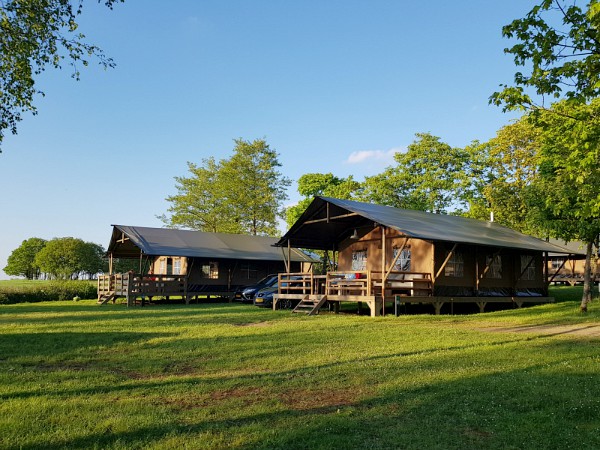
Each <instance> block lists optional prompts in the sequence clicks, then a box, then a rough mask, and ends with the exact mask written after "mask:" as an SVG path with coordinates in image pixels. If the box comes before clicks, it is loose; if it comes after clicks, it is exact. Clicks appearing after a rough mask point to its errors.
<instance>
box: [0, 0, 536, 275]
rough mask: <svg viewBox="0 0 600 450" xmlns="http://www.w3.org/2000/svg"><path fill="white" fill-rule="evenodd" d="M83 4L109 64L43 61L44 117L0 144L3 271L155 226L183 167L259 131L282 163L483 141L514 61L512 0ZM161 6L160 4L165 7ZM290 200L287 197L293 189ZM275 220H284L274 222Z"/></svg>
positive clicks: (527, 5)
mask: <svg viewBox="0 0 600 450" xmlns="http://www.w3.org/2000/svg"><path fill="white" fill-rule="evenodd" d="M102 3H103V2H101V4H97V3H96V2H95V1H91V0H90V1H86V2H84V10H83V14H82V15H81V16H80V17H79V24H80V31H81V32H83V33H84V34H85V35H86V39H87V41H89V42H92V43H94V44H96V45H98V46H99V47H101V48H102V49H103V51H104V52H105V53H106V54H107V55H108V56H110V57H112V58H113V59H114V61H115V63H116V67H115V68H114V69H109V70H104V69H102V68H101V67H100V66H99V65H98V64H96V63H94V62H93V63H92V64H91V65H90V67H87V68H82V70H81V80H80V81H75V80H73V79H72V78H71V73H72V70H71V69H70V68H69V67H68V66H67V65H65V66H64V67H63V69H62V70H52V69H49V70H47V71H46V72H45V73H43V74H42V75H41V76H40V77H39V78H38V88H39V89H41V90H42V91H44V92H45V96H44V97H41V96H39V97H37V99H36V106H37V107H38V115H36V116H32V115H28V114H27V115H25V117H24V120H23V121H22V122H21V123H20V124H19V128H18V135H16V136H13V135H8V136H7V137H6V138H5V140H4V143H3V144H2V153H0V189H1V191H0V211H1V219H0V236H1V237H0V279H7V278H9V277H8V276H7V275H6V274H4V273H3V272H2V271H1V269H2V268H4V267H5V265H6V259H7V258H8V256H9V255H10V253H11V252H12V251H13V250H14V249H15V248H17V247H18V246H19V245H20V244H21V242H22V241H23V240H25V239H28V238H31V237H40V238H44V239H52V238H55V237H67V236H72V237H77V238H81V239H83V240H85V241H89V242H95V243H98V244H101V245H103V246H104V247H106V246H107V245H108V242H109V240H110V236H111V231H112V230H111V225H112V224H122V225H135V226H150V227H152V226H156V227H160V226H162V222H161V221H160V220H159V219H158V218H157V216H158V215H161V214H163V213H166V212H167V209H168V207H169V204H168V202H167V201H166V200H165V198H166V197H167V196H169V195H172V194H174V193H175V192H176V189H175V180H174V177H176V176H185V175H187V162H188V161H189V162H194V163H197V164H201V163H202V160H203V159H204V158H208V157H210V156H214V157H215V158H217V159H222V158H229V157H230V156H231V155H232V151H233V147H234V143H233V140H234V139H236V138H242V139H245V140H254V139H257V138H264V139H266V141H267V142H268V143H269V145H270V147H271V148H273V149H275V150H276V151H277V152H278V153H279V160H280V162H281V163H282V167H281V171H282V172H283V174H284V175H286V176H287V177H289V178H291V179H292V180H297V179H298V178H299V177H300V176H301V175H303V174H305V173H315V172H319V173H327V172H332V173H333V174H335V175H337V176H340V177H347V176H349V175H353V176H354V178H355V179H357V180H359V181H362V180H363V179H364V177H365V176H369V175H374V174H376V173H379V172H381V171H382V170H383V169H384V168H385V167H386V166H389V165H391V164H392V163H393V154H394V153H395V152H398V151H403V150H405V149H406V147H407V146H408V145H409V144H410V143H411V142H413V140H414V136H415V133H420V132H429V133H432V134H433V135H435V136H439V137H440V138H441V139H442V140H443V141H444V142H447V143H448V144H450V145H452V146H459V147H460V146H465V145H467V144H469V143H470V142H471V141H473V140H480V141H485V140H488V139H490V138H491V137H493V136H494V135H495V133H496V131H497V130H498V129H500V128H501V127H502V126H504V125H506V124H508V123H509V121H510V120H511V119H514V118H515V117H516V116H515V115H509V114H504V113H502V111H501V109H500V108H498V107H495V106H491V105H488V98H489V96H490V95H491V94H492V93H493V92H494V91H495V90H498V88H499V85H500V84H503V83H508V84H510V83H511V81H512V79H513V75H514V73H515V71H516V70H517V69H516V68H515V66H514V63H513V61H512V58H511V57H510V55H505V54H504V53H503V49H504V48H505V47H507V46H508V45H510V41H508V40H506V39H503V38H502V34H501V29H502V26H503V25H506V24H508V23H510V22H511V21H512V20H513V19H516V18H519V17H522V16H523V15H524V14H525V13H526V12H527V11H528V10H529V9H531V7H532V6H533V2H531V1H523V0H504V1H502V2H492V1H488V0H475V1H473V0H468V1H467V0H456V1H453V2H449V1H447V0H429V1H427V2H415V1H406V0H302V1H292V0H278V1H274V0H270V1H267V0H252V1H250V0H227V1H223V0H176V1H172V2H165V1H164V0H160V1H159V0H126V2H125V3H124V4H117V5H115V7H114V9H113V10H112V11H111V10H109V9H107V8H105V7H104V6H103V5H102ZM167 5H168V6H167ZM288 195H289V200H288V202H287V204H288V205H289V204H294V203H295V202H296V201H297V200H298V198H299V197H298V194H297V192H296V187H295V185H294V184H293V185H292V186H291V188H290V189H289V191H288ZM284 231H285V230H282V232H284Z"/></svg>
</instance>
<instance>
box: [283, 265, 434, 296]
mask: <svg viewBox="0 0 600 450" xmlns="http://www.w3.org/2000/svg"><path fill="white" fill-rule="evenodd" d="M383 275H387V278H386V280H385V290H382V279H383ZM278 286H279V288H278V294H280V295H281V294H310V295H317V294H318V295H328V296H348V297H366V296H381V295H382V293H384V294H385V295H384V296H385V297H389V296H392V295H396V294H402V295H412V296H430V295H432V294H433V283H432V278H431V274H430V273H427V272H402V271H391V272H386V273H384V274H382V272H377V271H371V270H359V271H356V270H352V271H335V272H328V273H327V275H313V274H312V273H281V274H279V280H278Z"/></svg>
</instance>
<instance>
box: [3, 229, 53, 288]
mask: <svg viewBox="0 0 600 450" xmlns="http://www.w3.org/2000/svg"><path fill="white" fill-rule="evenodd" d="M45 246H46V240H44V239H41V238H37V237H32V238H29V239H26V240H24V241H23V242H22V243H21V245H20V246H19V247H17V248H16V249H14V250H13V251H12V253H11V254H10V256H9V257H8V260H7V264H6V267H5V268H4V273H6V274H7V275H13V276H17V277H25V278H27V279H28V280H33V279H37V278H39V276H40V269H39V267H38V266H36V264H35V256H36V255H37V254H38V253H39V252H40V250H42V249H43V248H44V247H45Z"/></svg>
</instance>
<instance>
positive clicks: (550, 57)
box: [490, 0, 600, 110]
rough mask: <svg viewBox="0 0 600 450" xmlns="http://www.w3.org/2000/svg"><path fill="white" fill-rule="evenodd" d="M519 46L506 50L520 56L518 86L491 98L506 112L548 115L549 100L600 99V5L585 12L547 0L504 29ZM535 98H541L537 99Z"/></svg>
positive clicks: (516, 59)
mask: <svg viewBox="0 0 600 450" xmlns="http://www.w3.org/2000/svg"><path fill="white" fill-rule="evenodd" d="M502 35H503V36H504V37H506V38H509V39H517V40H518V43H516V44H515V45H513V46H512V47H510V48H506V49H505V50H504V52H505V53H508V54H511V55H513V56H514V62H515V64H516V65H517V66H523V67H527V68H528V71H529V70H530V73H529V74H523V73H522V72H517V73H516V74H515V76H514V85H513V86H508V85H501V87H502V88H503V89H502V90H501V91H499V92H495V93H494V94H492V96H491V97H490V103H493V104H495V105H498V106H503V107H504V110H509V109H527V110H539V109H547V105H546V104H545V103H546V99H547V98H550V100H551V101H554V100H556V99H558V98H561V97H562V98H566V99H570V100H573V101H576V102H578V103H585V102H587V101H589V100H590V99H592V98H595V97H598V96H599V95H600V4H599V3H598V2H597V1H596V0H591V1H590V2H589V3H587V7H586V8H584V9H582V8H581V7H579V6H578V5H577V4H576V1H575V0H572V1H566V0H541V1H540V2H539V3H538V4H537V5H535V6H534V7H533V8H532V9H531V11H529V13H527V15H526V16H525V17H524V18H521V19H516V20H514V21H512V22H511V23H510V24H508V25H506V26H504V27H503V28H502ZM534 93H535V96H534V95H533V94H534Z"/></svg>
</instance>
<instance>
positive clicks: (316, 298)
mask: <svg viewBox="0 0 600 450" xmlns="http://www.w3.org/2000/svg"><path fill="white" fill-rule="evenodd" d="M326 301H327V296H326V295H305V296H304V298H303V299H302V300H301V301H300V303H298V304H297V305H296V307H295V308H294V309H293V310H292V312H293V313H304V314H307V315H309V316H313V315H315V314H319V309H321V307H322V306H323V305H324V304H325V302H326Z"/></svg>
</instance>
